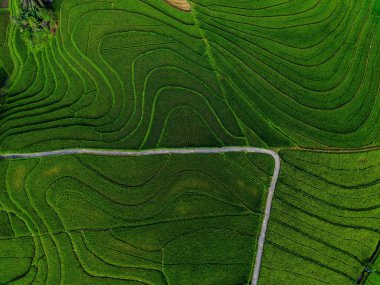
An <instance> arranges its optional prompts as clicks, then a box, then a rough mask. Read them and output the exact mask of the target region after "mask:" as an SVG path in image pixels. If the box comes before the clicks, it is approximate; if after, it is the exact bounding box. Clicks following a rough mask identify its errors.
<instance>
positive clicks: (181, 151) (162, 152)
mask: <svg viewBox="0 0 380 285" xmlns="http://www.w3.org/2000/svg"><path fill="white" fill-rule="evenodd" d="M232 152H244V153H262V154H267V155H270V156H272V157H273V159H274V161H275V167H274V171H273V175H272V180H271V184H270V186H269V190H268V195H267V199H266V204H265V210H264V217H263V221H262V224H261V229H260V234H259V239H258V243H257V250H256V259H255V266H254V269H253V273H252V279H251V280H252V282H251V285H257V284H258V281H259V274H260V267H261V261H262V257H263V251H264V243H265V237H266V232H267V228H268V222H269V217H270V212H271V208H272V201H273V196H274V191H275V188H276V183H277V179H278V176H279V173H280V166H281V161H280V157H279V155H278V154H277V153H276V152H275V151H273V150H269V149H264V148H255V147H238V146H236V147H211V148H206V147H204V148H167V149H148V150H101V149H64V150H54V151H43V152H33V153H9V154H2V155H0V159H28V158H40V157H50V156H60V155H73V154H86V155H104V156H125V157H128V156H148V155H166V154H213V153H232Z"/></svg>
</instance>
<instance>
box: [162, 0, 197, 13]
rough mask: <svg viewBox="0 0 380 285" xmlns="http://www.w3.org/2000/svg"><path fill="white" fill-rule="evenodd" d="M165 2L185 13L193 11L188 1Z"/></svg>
mask: <svg viewBox="0 0 380 285" xmlns="http://www.w3.org/2000/svg"><path fill="white" fill-rule="evenodd" d="M165 1H166V2H168V3H169V4H170V5H172V6H173V7H176V8H177V9H179V10H182V11H185V12H190V11H191V6H190V3H189V2H187V0H165Z"/></svg>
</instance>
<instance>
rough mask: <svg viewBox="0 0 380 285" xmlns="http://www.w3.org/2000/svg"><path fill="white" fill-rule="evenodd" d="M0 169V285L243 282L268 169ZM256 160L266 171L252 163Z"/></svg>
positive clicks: (216, 161) (77, 165) (38, 162)
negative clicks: (30, 283)
mask: <svg viewBox="0 0 380 285" xmlns="http://www.w3.org/2000/svg"><path fill="white" fill-rule="evenodd" d="M0 163H1V164H0V166H1V167H0V171H1V173H0V175H1V176H0V177H1V179H0V183H1V191H0V210H2V211H0V226H1V231H0V253H1V254H0V268H1V270H0V283H2V284H4V283H7V282H10V281H11V280H12V281H13V282H14V283H12V284H25V283H29V282H30V281H31V280H34V282H37V283H40V282H43V284H119V283H120V284H155V285H158V284H167V283H169V284H243V283H246V282H247V281H248V280H249V278H250V277H251V275H250V274H251V270H252V264H253V259H254V257H255V251H256V238H257V235H258V230H259V227H260V224H261V213H262V210H263V204H264V202H265V195H266V191H267V188H268V185H269V182H270V178H271V175H267V174H266V173H265V172H266V171H268V172H271V171H272V169H271V166H270V165H271V164H272V163H271V158H270V157H269V158H268V156H267V155H245V154H233V155H175V156H148V157H139V158H111V157H101V156H99V157H98V156H71V157H52V158H44V159H29V160H17V161H16V160H15V161H0ZM263 163H265V164H266V165H268V169H265V171H262V170H260V169H259V168H258V167H257V166H256V165H261V164H263ZM4 269H8V270H4ZM60 282H62V283H60Z"/></svg>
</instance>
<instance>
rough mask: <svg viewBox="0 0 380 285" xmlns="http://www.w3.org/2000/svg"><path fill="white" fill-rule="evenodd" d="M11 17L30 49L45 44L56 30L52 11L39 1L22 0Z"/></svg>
mask: <svg viewBox="0 0 380 285" xmlns="http://www.w3.org/2000/svg"><path fill="white" fill-rule="evenodd" d="M12 19H13V21H14V22H15V23H16V24H17V26H18V27H19V30H20V32H21V35H22V37H23V38H24V39H25V40H26V42H27V43H28V44H29V45H30V47H31V48H32V49H40V48H42V47H44V46H46V45H47V44H48V43H49V42H50V40H51V39H52V38H53V37H54V35H55V33H56V30H57V22H56V20H55V16H54V13H53V11H52V10H50V9H48V8H47V7H46V6H44V5H43V3H42V2H41V1H38V2H37V3H34V1H23V3H22V5H21V7H20V9H19V10H18V13H17V14H16V16H15V17H13V18H12Z"/></svg>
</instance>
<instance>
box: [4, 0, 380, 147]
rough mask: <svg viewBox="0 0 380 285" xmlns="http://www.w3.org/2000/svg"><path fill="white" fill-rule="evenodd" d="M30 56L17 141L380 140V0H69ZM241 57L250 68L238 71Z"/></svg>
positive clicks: (10, 116) (19, 54) (11, 101)
mask: <svg viewBox="0 0 380 285" xmlns="http://www.w3.org/2000/svg"><path fill="white" fill-rule="evenodd" d="M56 8H57V13H59V21H60V23H59V30H58V35H57V37H56V39H55V40H54V41H53V42H52V43H51V45H50V46H49V47H47V48H46V49H44V50H43V51H41V52H39V53H35V54H31V53H26V54H25V51H24V48H23V47H20V46H19V45H16V44H14V43H13V42H14V41H15V40H17V37H10V38H9V44H10V45H11V46H12V45H13V47H12V53H13V57H14V58H15V59H17V78H14V79H15V80H14V81H13V82H12V83H13V84H12V88H11V94H10V96H9V97H8V101H7V111H6V112H3V114H2V121H3V124H2V126H1V128H0V141H1V142H2V143H1V147H2V150H3V151H10V150H12V151H18V150H21V149H29V150H37V149H44V150H46V149H48V148H62V147H68V146H86V147H89V146H92V147H108V148H148V147H149V148H151V147H157V146H199V145H202V146H204V145H242V144H247V143H249V144H252V145H260V146H266V145H269V146H274V147H279V146H289V145H302V146H309V147H322V146H334V147H359V146H368V145H374V144H377V143H378V141H379V130H380V122H379V120H380V119H379V116H378V112H377V111H376V110H378V109H379V102H380V101H379V100H377V97H378V94H379V81H380V67H379V66H380V65H379V64H378V63H379V60H378V58H379V49H380V44H379V42H380V35H379V33H377V31H378V30H379V16H378V1H377V0H366V1H364V0H361V1H355V2H348V1H345V0H339V1H330V0H318V1H317V0H312V1H308V2H307V3H306V2H305V1H299V0H297V1H290V2H287V3H282V2H280V1H277V0H270V1H269V0H268V1H264V2H263V3H261V2H259V1H240V2H237V3H234V4H231V1H229V0H228V1H227V0H196V1H194V2H193V11H192V12H191V13H185V12H182V11H179V10H177V9H175V8H173V7H171V6H169V5H168V4H167V3H165V1H156V0H148V1H135V2H134V4H133V5H131V3H130V2H128V1H121V0H120V1H118V0H115V1H112V2H109V1H102V0H101V1H96V2H86V3H82V2H80V1H78V0H66V1H63V2H62V4H61V5H59V3H58V4H57V6H56ZM237 67H238V68H237Z"/></svg>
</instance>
